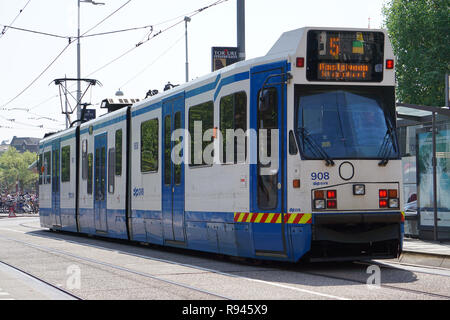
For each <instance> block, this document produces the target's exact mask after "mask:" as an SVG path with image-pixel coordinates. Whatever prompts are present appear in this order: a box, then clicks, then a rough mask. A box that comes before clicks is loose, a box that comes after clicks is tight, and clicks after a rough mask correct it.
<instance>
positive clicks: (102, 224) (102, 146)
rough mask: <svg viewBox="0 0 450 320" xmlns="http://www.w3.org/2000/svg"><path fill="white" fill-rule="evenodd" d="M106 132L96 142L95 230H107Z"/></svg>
mask: <svg viewBox="0 0 450 320" xmlns="http://www.w3.org/2000/svg"><path fill="white" fill-rule="evenodd" d="M106 139H107V138H106V133H104V134H101V135H98V136H96V137H95V144H94V149H95V153H94V221H95V230H96V231H100V232H106V231H107V230H108V227H107V223H106V146H107V144H106V141H107V140H106Z"/></svg>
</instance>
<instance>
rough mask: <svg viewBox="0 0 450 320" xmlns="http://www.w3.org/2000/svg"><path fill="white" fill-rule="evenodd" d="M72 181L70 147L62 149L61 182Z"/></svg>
mask: <svg viewBox="0 0 450 320" xmlns="http://www.w3.org/2000/svg"><path fill="white" fill-rule="evenodd" d="M68 181H70V146H65V147H62V149H61V182H68Z"/></svg>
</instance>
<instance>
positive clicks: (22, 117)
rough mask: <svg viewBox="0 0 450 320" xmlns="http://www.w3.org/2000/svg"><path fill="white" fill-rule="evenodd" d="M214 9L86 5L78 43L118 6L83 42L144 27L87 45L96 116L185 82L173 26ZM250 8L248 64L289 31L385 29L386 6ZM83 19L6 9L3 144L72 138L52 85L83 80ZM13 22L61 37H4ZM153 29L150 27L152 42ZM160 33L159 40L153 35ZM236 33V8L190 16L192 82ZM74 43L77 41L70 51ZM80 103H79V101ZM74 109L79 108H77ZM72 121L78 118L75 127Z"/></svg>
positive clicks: (32, 4)
mask: <svg viewBox="0 0 450 320" xmlns="http://www.w3.org/2000/svg"><path fill="white" fill-rule="evenodd" d="M216 1H217V0H189V1H183V0H98V1H96V2H103V3H105V4H104V5H93V4H92V3H81V5H80V8H81V11H80V12H81V15H80V17H81V18H80V29H81V34H84V33H86V31H88V30H90V29H91V28H92V27H94V26H96V25H97V24H98V23H99V22H100V21H102V20H103V19H104V18H106V17H107V16H108V15H110V14H111V13H113V12H114V11H116V10H117V9H119V8H120V7H122V8H121V9H120V10H118V11H117V12H116V13H114V14H113V15H112V16H111V17H109V18H108V19H106V20H105V21H104V22H102V23H101V24H99V25H98V26H97V27H95V28H94V29H92V30H91V31H89V32H88V33H86V35H92V34H98V33H109V32H112V31H118V30H124V29H130V28H139V29H137V30H133V31H127V32H118V33H109V34H108V35H99V36H93V37H86V38H81V78H89V79H96V80H98V81H99V84H97V85H96V86H93V87H91V89H89V90H88V91H87V92H86V95H85V96H84V99H83V103H91V104H92V105H91V106H89V108H95V109H96V110H97V116H99V115H101V114H103V113H105V110H104V109H100V102H101V101H102V100H103V99H105V98H114V97H115V93H116V92H117V91H118V90H119V89H120V90H121V91H122V92H123V93H124V97H127V98H139V99H143V98H144V97H145V95H146V93H147V91H148V90H150V89H157V90H159V91H160V92H161V91H163V88H164V85H165V84H166V83H167V82H169V81H170V82H171V83H172V84H181V83H184V81H185V61H186V56H185V40H184V34H185V25H184V22H182V23H179V24H176V23H177V22H180V21H181V20H183V17H184V16H186V15H188V14H190V13H192V12H194V11H195V10H197V9H200V8H204V7H206V6H208V5H210V4H212V3H214V2H216ZM245 2H246V4H245V10H246V58H247V59H252V58H256V57H260V56H264V55H265V54H266V53H267V51H269V49H270V48H271V47H272V45H273V44H274V43H275V42H276V40H277V39H278V38H279V37H280V36H281V34H282V33H283V32H286V31H290V30H294V29H297V28H301V27H305V26H314V27H343V28H367V27H368V25H369V18H370V27H371V28H372V29H378V28H380V27H381V26H382V22H383V21H382V20H383V17H382V7H383V5H384V4H385V3H386V2H387V0H315V1H306V0H246V1H245ZM22 9H23V10H22ZM21 10H22V12H20V11H21ZM19 13H20V14H19ZM77 17H78V0H0V143H1V142H2V141H5V140H9V141H10V140H11V139H12V138H13V137H14V136H17V137H37V138H41V137H43V135H44V134H45V133H47V132H55V131H59V130H63V129H65V127H66V123H65V115H63V114H62V106H61V100H60V94H59V86H57V85H55V84H54V82H53V81H54V80H55V79H59V78H65V77H67V78H76V77H77V45H76V39H75V37H76V35H77V28H78V19H77ZM13 21H14V23H13V24H12V26H13V27H16V28H22V29H27V30H33V31H39V32H43V33H48V34H52V35H57V36H60V37H55V36H48V35H42V34H37V33H32V32H24V31H20V30H15V29H12V28H9V29H6V32H5V33H4V34H1V33H2V31H4V26H5V25H7V26H8V25H10V24H11V22H13ZM173 25H175V26H174V27H172V28H169V27H171V26H173ZM148 26H153V33H152V34H151V35H150V38H151V39H150V40H148V39H149V32H150V30H151V29H150V28H149V27H148ZM166 29H167V30H166ZM159 31H162V32H161V33H160V34H158V35H156V34H157V33H158V32H159ZM236 33H237V31H236V0H228V1H225V2H223V3H221V4H218V5H216V6H213V7H211V8H209V9H206V10H203V11H202V12H200V13H198V14H197V15H195V16H193V17H192V20H191V22H189V23H188V48H189V54H188V55H189V79H195V78H197V77H201V76H204V75H206V74H208V73H209V72H211V47H213V46H236V43H237V35H236ZM155 35H156V36H155ZM67 37H72V39H73V40H72V42H71V44H70V45H68V44H69V40H68V38H67ZM147 40H148V41H147ZM140 42H142V44H141V45H139V46H136V45H137V44H138V43H140ZM66 46H67V48H66V49H65V47H66ZM64 49H65V50H64ZM63 50H64V51H63ZM61 52H62V54H61V55H60V53H61ZM126 52H128V53H127V54H125V53H126ZM124 54H125V55H124ZM57 57H58V58H57ZM119 57H120V58H119ZM55 58H57V59H56V60H55ZM117 58H118V59H117ZM116 59H117V60H116ZM54 60H55V61H54ZM52 61H54V63H53V64H51V62H52ZM50 64H51V66H50V67H49V65H50ZM47 67H48V69H47ZM44 70H45V72H44ZM41 73H42V75H41ZM84 89H85V86H84V85H83V87H82V90H83V91H84ZM75 90H76V83H75V82H71V83H69V91H71V92H72V91H75ZM73 95H74V96H76V94H75V92H74V93H73ZM69 101H70V104H71V106H72V108H73V107H74V106H75V100H73V99H71V100H69ZM75 118H76V112H75V113H74V114H73V115H72V120H74V119H75Z"/></svg>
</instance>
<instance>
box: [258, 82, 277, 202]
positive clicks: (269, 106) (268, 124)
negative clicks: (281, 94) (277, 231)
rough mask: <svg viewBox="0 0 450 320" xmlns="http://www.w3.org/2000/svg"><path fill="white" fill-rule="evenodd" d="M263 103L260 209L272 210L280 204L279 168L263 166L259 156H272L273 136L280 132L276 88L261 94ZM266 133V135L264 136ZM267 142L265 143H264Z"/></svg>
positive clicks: (260, 125)
mask: <svg viewBox="0 0 450 320" xmlns="http://www.w3.org/2000/svg"><path fill="white" fill-rule="evenodd" d="M258 96H259V97H261V103H260V106H258V193H257V197H258V207H259V208H260V209H263V210H272V209H275V208H276V207H277V204H278V188H277V184H278V181H277V176H278V168H276V167H275V168H273V167H272V164H271V163H268V164H263V163H262V162H261V159H260V158H259V155H266V156H267V157H268V158H270V157H271V155H272V148H278V146H277V145H274V146H272V137H271V136H272V134H273V133H274V132H277V131H278V129H279V128H278V119H279V118H278V98H277V90H276V89H275V88H268V89H266V90H264V91H262V92H260V95H258ZM264 132H265V134H263V133H264ZM264 140H265V141H264Z"/></svg>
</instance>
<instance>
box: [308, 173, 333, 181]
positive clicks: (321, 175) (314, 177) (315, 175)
mask: <svg viewBox="0 0 450 320" xmlns="http://www.w3.org/2000/svg"><path fill="white" fill-rule="evenodd" d="M311 180H312V181H317V180H319V181H322V180H330V173H329V172H312V173H311Z"/></svg>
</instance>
